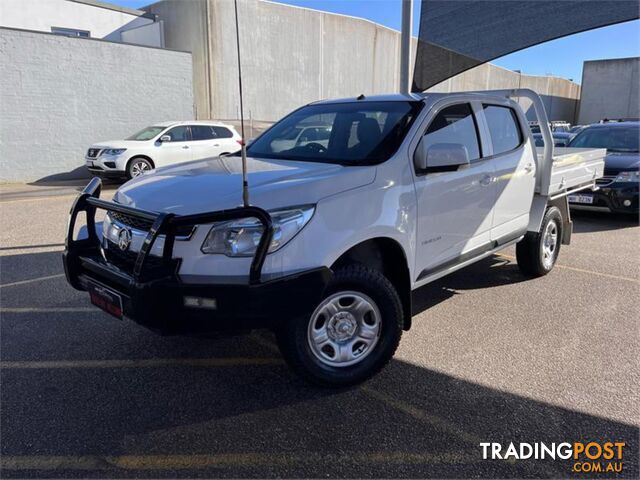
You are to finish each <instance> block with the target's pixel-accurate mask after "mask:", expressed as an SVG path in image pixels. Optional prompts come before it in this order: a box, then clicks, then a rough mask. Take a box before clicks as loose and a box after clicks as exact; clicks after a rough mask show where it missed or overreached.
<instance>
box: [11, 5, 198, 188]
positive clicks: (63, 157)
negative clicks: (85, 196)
mask: <svg viewBox="0 0 640 480" xmlns="http://www.w3.org/2000/svg"><path fill="white" fill-rule="evenodd" d="M2 1H4V0H2ZM0 65H2V74H0V105H1V106H2V118H1V121H0V164H1V166H2V168H1V169H0V181H3V182H7V181H34V180H39V179H42V178H43V177H48V176H51V175H54V174H61V173H63V172H70V173H69V176H72V175H74V174H75V175H78V174H85V169H84V166H83V162H84V154H85V152H86V149H87V147H88V146H89V145H90V144H91V143H94V142H98V141H102V140H109V139H123V138H125V137H126V136H128V135H130V134H132V133H134V132H135V131H137V130H139V129H141V128H143V127H145V126H147V125H150V124H153V123H155V122H159V121H166V120H173V119H175V120H187V119H190V118H192V117H193V94H192V89H191V77H192V73H191V55H190V54H189V53H183V52H175V51H170V50H161V49H156V48H148V47H138V46H133V45H126V44H121V43H112V42H104V41H100V40H87V39H83V38H69V37H64V36H59V35H52V34H46V33H35V32H27V31H20V30H10V29H4V28H0ZM59 177H60V178H64V176H63V175H60V176H59Z"/></svg>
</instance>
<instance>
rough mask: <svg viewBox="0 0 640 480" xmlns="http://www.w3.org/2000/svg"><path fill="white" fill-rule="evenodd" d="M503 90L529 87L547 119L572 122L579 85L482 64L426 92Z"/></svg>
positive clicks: (530, 115) (526, 106) (530, 110)
mask: <svg viewBox="0 0 640 480" xmlns="http://www.w3.org/2000/svg"><path fill="white" fill-rule="evenodd" d="M507 88H530V89H532V90H534V91H536V92H538V94H540V95H541V97H542V101H543V103H544V106H545V108H546V110H547V116H548V117H549V120H564V121H568V122H570V123H575V122H576V113H577V109H578V102H579V99H580V85H578V84H577V83H574V82H571V81H569V80H565V79H563V78H557V77H542V76H534V75H524V74H521V73H519V72H514V71H511V70H507V69H505V68H501V67H498V66H496V65H492V64H490V63H486V64H484V65H479V66H477V67H475V68H472V69H470V70H467V71H466V72H463V73H461V74H459V75H456V76H455V77H452V78H450V79H448V80H446V81H444V82H442V83H440V84H438V85H436V86H434V87H432V88H430V89H429V90H427V91H428V92H439V93H449V92H468V91H473V90H490V89H491V90H495V89H507ZM518 101H519V103H520V105H521V106H522V108H523V109H524V111H525V112H526V113H527V118H529V119H530V120H534V119H535V112H534V110H533V108H532V107H531V102H530V101H528V100H527V99H524V98H523V99H520V100H518Z"/></svg>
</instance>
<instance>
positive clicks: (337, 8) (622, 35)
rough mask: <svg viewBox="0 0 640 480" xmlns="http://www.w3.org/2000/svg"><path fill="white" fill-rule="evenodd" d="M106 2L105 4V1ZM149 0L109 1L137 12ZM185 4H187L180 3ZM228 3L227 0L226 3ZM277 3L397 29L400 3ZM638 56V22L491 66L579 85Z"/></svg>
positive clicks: (288, 0) (398, 0)
mask: <svg viewBox="0 0 640 480" xmlns="http://www.w3.org/2000/svg"><path fill="white" fill-rule="evenodd" d="M107 1H109V0H107ZM151 1H153V0H110V3H114V4H116V5H120V6H124V7H130V8H139V7H142V6H144V5H148V4H149V3H150V2H151ZM183 1H188V0H183ZM228 1H231V0H228ZM278 1H279V3H286V4H290V5H296V6H299V7H307V8H313V9H315V10H324V11H327V12H332V13H340V14H343V15H351V16H354V17H361V18H366V19H368V20H371V21H373V22H376V23H380V24H382V25H385V26H387V27H390V28H394V29H396V30H399V29H400V18H401V0H278ZM420 4H421V2H420V1H419V0H414V14H413V24H414V25H413V33H414V35H417V34H418V21H419V16H420ZM637 56H640V21H637V20H636V21H633V22H626V23H621V24H618V25H612V26H610V27H604V28H598V29H596V30H591V31H589V32H583V33H578V34H575V35H570V36H568V37H565V38H560V39H557V40H552V41H551V42H547V43H543V44H540V45H537V46H535V47H530V48H527V49H526V50H521V51H520V52H516V53H512V54H510V55H506V56H504V57H502V58H499V59H496V60H493V61H492V62H491V63H493V64H495V65H499V66H501V67H504V68H508V69H510V70H521V71H522V73H526V74H529V75H554V76H557V77H562V78H567V79H573V80H574V81H575V82H577V83H580V82H581V79H582V63H583V62H584V61H585V60H598V59H604V58H624V57H637Z"/></svg>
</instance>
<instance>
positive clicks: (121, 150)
mask: <svg viewBox="0 0 640 480" xmlns="http://www.w3.org/2000/svg"><path fill="white" fill-rule="evenodd" d="M126 150H127V149H126V148H105V149H104V150H103V151H102V155H120V154H121V153H124V152H125V151H126Z"/></svg>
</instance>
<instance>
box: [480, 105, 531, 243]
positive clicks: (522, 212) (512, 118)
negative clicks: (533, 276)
mask: <svg viewBox="0 0 640 480" xmlns="http://www.w3.org/2000/svg"><path fill="white" fill-rule="evenodd" d="M479 120H480V123H481V124H482V125H483V127H484V133H485V140H486V141H485V145H484V149H485V151H486V152H487V154H488V155H490V158H491V159H492V161H493V164H494V168H495V188H496V204H495V208H494V213H493V226H492V230H491V240H492V241H493V242H498V243H503V242H507V241H509V240H512V239H513V238H515V237H518V236H519V235H521V234H523V233H524V232H525V231H526V229H527V226H528V225H529V211H530V210H531V203H532V201H533V193H534V188H535V174H536V159H535V157H534V155H535V152H534V151H533V150H532V149H531V147H530V146H529V144H528V143H527V142H526V138H527V137H526V136H525V134H524V132H525V131H526V130H525V129H524V128H525V127H526V123H525V121H524V118H521V116H519V114H518V111H517V110H516V109H515V108H513V107H512V106H511V105H510V104H509V103H505V104H493V103H483V104H482V110H481V114H480V115H479Z"/></svg>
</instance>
